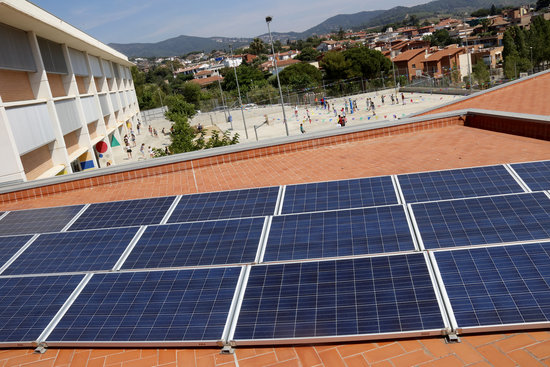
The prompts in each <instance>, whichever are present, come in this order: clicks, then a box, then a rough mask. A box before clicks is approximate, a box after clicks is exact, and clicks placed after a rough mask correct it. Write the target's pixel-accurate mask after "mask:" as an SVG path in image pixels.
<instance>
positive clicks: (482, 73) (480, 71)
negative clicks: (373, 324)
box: [472, 60, 491, 85]
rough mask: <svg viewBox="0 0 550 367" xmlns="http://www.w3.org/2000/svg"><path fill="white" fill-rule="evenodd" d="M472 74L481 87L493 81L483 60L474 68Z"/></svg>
mask: <svg viewBox="0 0 550 367" xmlns="http://www.w3.org/2000/svg"><path fill="white" fill-rule="evenodd" d="M472 74H473V76H474V78H475V79H476V80H477V83H478V84H479V85H483V84H484V83H488V82H489V81H490V80H491V75H490V74H489V68H488V67H487V65H485V63H484V62H483V61H482V60H479V61H478V62H477V64H475V65H474V67H473V68H472Z"/></svg>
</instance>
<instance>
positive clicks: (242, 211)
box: [168, 187, 279, 223]
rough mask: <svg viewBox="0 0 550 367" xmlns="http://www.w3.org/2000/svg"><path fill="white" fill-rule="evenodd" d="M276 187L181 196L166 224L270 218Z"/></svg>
mask: <svg viewBox="0 0 550 367" xmlns="http://www.w3.org/2000/svg"><path fill="white" fill-rule="evenodd" d="M278 194H279V188H278V187H264V188H259V189H247V190H235V191H221V192H209V193H205V194H194V195H184V196H183V197H182V198H181V200H180V202H179V203H178V205H177V206H176V209H175V210H174V212H173V213H172V215H171V216H170V219H169V220H168V222H169V223H179V222H196V221H202V220H212V219H230V218H246V217H260V216H266V215H273V214H274V212H275V205H276V203H277V196H278Z"/></svg>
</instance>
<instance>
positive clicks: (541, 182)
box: [511, 161, 550, 191]
mask: <svg viewBox="0 0 550 367" xmlns="http://www.w3.org/2000/svg"><path fill="white" fill-rule="evenodd" d="M511 166H512V168H513V169H514V171H516V173H517V174H518V175H519V177H521V179H522V180H523V182H525V183H526V184H527V186H529V188H530V189H531V190H533V191H540V190H550V161H542V162H531V163H518V164H511Z"/></svg>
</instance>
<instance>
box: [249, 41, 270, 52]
mask: <svg viewBox="0 0 550 367" xmlns="http://www.w3.org/2000/svg"><path fill="white" fill-rule="evenodd" d="M249 48H250V52H251V53H252V54H254V55H261V54H264V53H266V50H267V47H266V45H265V43H264V41H262V40H261V39H259V38H254V39H253V40H252V42H251V43H250V46H249Z"/></svg>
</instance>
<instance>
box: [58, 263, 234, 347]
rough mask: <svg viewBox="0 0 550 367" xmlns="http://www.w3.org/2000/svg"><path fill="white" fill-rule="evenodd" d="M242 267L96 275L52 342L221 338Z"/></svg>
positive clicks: (212, 339)
mask: <svg viewBox="0 0 550 367" xmlns="http://www.w3.org/2000/svg"><path fill="white" fill-rule="evenodd" d="M240 271H241V268H218V269H198V270H179V271H155V272H137V273H134V272H131V273H111V274H96V275H94V276H93V277H92V279H91V280H90V282H89V283H88V284H87V285H86V287H84V289H83V291H82V293H81V294H80V295H79V296H78V297H77V298H76V300H75V302H74V303H73V305H72V306H71V307H70V308H69V310H68V311H67V313H66V314H65V316H63V318H62V319H61V321H60V322H59V324H58V325H57V326H56V328H55V329H54V330H53V332H52V333H51V334H50V336H49V337H48V341H49V342H54V341H63V342H146V341H156V342H161V341H204V342H206V341H218V340H220V339H221V337H222V333H223V329H224V326H225V323H226V320H227V316H228V313H229V308H230V306H231V302H232V299H233V295H234V293H235V288H236V285H237V280H238V278H239V275H240Z"/></svg>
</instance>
